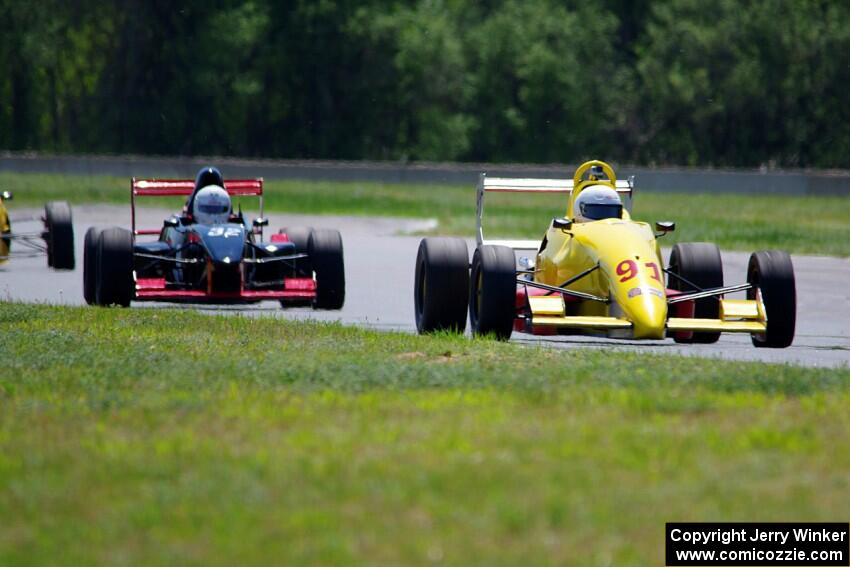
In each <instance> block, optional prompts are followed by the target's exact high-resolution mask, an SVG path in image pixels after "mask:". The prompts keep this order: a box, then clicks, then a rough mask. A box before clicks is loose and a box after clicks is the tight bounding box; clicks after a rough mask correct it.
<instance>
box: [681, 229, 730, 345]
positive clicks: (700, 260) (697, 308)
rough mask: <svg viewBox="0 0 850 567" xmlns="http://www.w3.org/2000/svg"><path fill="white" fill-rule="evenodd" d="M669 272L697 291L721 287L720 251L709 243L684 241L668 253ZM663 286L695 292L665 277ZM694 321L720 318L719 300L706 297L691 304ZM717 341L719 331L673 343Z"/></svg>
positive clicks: (685, 285)
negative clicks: (697, 288)
mask: <svg viewBox="0 0 850 567" xmlns="http://www.w3.org/2000/svg"><path fill="white" fill-rule="evenodd" d="M668 269H669V271H671V272H673V273H674V274H678V275H680V276H682V277H683V278H685V279H686V280H688V281H689V282H691V283H693V284H694V285H695V286H697V287H699V288H701V289H711V288H717V287H723V261H722V260H721V258H720V249H719V248H717V245H716V244H712V243H710V242H688V243H680V244H676V245H675V246H673V251H672V252H671V253H670V264H669V266H668ZM667 282H668V283H667V287H669V288H670V289H675V290H679V291H683V292H688V291H697V290H696V289H695V288H694V287H693V286H691V285H688V284H687V283H686V282H684V281H682V280H680V279H678V278H676V277H674V276H668V278H667ZM694 318H695V319H718V318H720V299H719V298H717V297H706V298H704V299H697V300H695V301H694ZM719 338H720V333H719V332H711V333H705V332H703V333H697V332H695V333H693V334H692V335H691V337H690V338H687V337H682V336H679V335H676V336H675V337H674V340H675V341H676V342H677V343H702V344H710V343H716V342H717V340H718V339H719Z"/></svg>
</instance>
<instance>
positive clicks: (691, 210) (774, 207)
mask: <svg viewBox="0 0 850 567" xmlns="http://www.w3.org/2000/svg"><path fill="white" fill-rule="evenodd" d="M638 186H639V183H638ZM639 187H640V186H639ZM0 188H3V189H11V190H13V191H15V192H16V199H18V200H19V201H21V204H29V205H36V204H41V203H43V202H44V201H47V200H50V199H68V200H70V201H71V202H74V203H90V202H111V203H128V201H129V181H128V180H127V179H122V178H111V177H85V176H78V177H74V176H69V177H62V176H57V175H35V174H32V175H14V174H8V173H2V174H0ZM266 188H267V193H266V194H267V200H266V202H267V204H268V208H269V210H277V211H289V212H293V213H308V214H353V215H389V216H401V217H433V218H437V219H438V220H439V222H440V225H439V228H437V229H436V231H435V232H438V233H440V234H459V235H467V236H470V235H472V234H473V233H474V228H475V189H474V187H473V186H471V185H470V186H440V185H389V184H380V183H360V182H351V183H311V182H299V181H269V182H267V184H266ZM148 202H149V203H150V202H151V201H150V200H148ZM153 202H154V203H157V204H159V205H163V204H166V203H168V206H172V207H175V208H179V203H178V202H177V201H170V202H168V201H165V202H164V201H158V202H157V201H153ZM486 203H487V214H486V215H485V229H486V232H485V234H488V235H492V236H493V237H495V236H513V237H529V238H533V237H541V236H542V234H543V232H544V231H545V229H546V226H547V223H548V222H549V219H551V218H552V217H554V216H561V215H563V214H564V212H565V208H566V203H565V198H564V197H563V196H558V197H552V196H542V197H541V196H537V195H532V196H528V195H524V196H516V195H508V196H506V195H495V196H493V198H492V199H491V198H489V197H488V200H487V202H486ZM14 204H15V203H13V206H14ZM249 206H254V203H253V202H250V205H249V204H248V203H246V211H247V210H249V209H248V207H249ZM633 216H634V218H636V219H638V220H646V221H649V222H653V221H656V220H675V221H676V222H677V226H678V228H677V230H676V232H674V233H672V234H670V235H669V236H666V237H665V239H664V242H665V243H666V244H667V245H672V244H673V243H675V242H678V241H682V242H692V241H711V242H716V243H717V244H718V245H719V246H720V247H721V248H723V249H732V250H745V251H751V250H761V249H768V248H779V249H784V250H788V251H789V252H794V253H803V254H824V255H834V256H850V238H848V237H847V235H848V234H850V199H847V198H841V197H790V196H754V195H729V194H713V195H712V194H692V195H688V194H686V193H674V194H669V193H653V192H651V191H641V190H640V188H639V189H638V191H637V194H636V197H635V206H634V215H633Z"/></svg>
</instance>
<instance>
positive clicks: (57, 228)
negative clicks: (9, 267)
mask: <svg viewBox="0 0 850 567" xmlns="http://www.w3.org/2000/svg"><path fill="white" fill-rule="evenodd" d="M11 200H12V193H11V192H10V191H3V192H2V193H0V264H3V263H5V262H7V261H8V260H9V259H10V258H13V257H18V258H31V257H34V256H43V255H46V256H47V265H48V266H50V267H51V268H54V269H56V270H73V269H74V265H75V259H74V226H73V224H72V222H71V207H70V205H68V203H66V202H64V201H52V202H50V203H47V204H46V205H45V206H44V216H41V217H18V218H15V219H12V218H11V217H10V216H9V210H8V209H7V208H6V203H7V202H8V201H11ZM12 220H14V221H15V225H16V226H17V225H19V224H23V225H24V226H25V227H26V225H27V224H28V223H30V224H32V223H39V225H40V226H37V227H32V228H29V229H28V230H23V231H18V232H12ZM12 242H15V243H16V246H19V247H20V248H21V250H20V251H16V252H14V253H13V252H12Z"/></svg>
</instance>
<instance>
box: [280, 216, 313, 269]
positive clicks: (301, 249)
mask: <svg viewBox="0 0 850 567" xmlns="http://www.w3.org/2000/svg"><path fill="white" fill-rule="evenodd" d="M277 232H278V234H285V235H286V237H287V238H289V241H290V242H291V243H293V244H294V245H295V251H296V252H298V253H299V254H308V253H309V250H308V248H309V244H310V233H312V232H313V229H312V228H309V227H306V226H294V227H292V228H282V229H280V230H279V231H277ZM295 270H296V272H297V275H298V276H300V277H306V278H309V277H312V276H313V264H312V263H311V262H310V257H309V256H308V257H307V258H298V259H297V260H295Z"/></svg>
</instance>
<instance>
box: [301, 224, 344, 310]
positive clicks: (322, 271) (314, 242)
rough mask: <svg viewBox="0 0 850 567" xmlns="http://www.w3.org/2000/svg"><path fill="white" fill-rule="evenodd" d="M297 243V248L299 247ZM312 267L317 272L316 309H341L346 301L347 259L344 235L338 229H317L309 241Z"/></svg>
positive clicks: (308, 248)
mask: <svg viewBox="0 0 850 567" xmlns="http://www.w3.org/2000/svg"><path fill="white" fill-rule="evenodd" d="M297 246H298V245H297V244H296V248H297ZM307 254H308V255H309V260H310V263H311V264H312V269H313V271H314V272H315V273H316V302H315V303H314V306H315V308H316V309H341V308H342V306H343V304H344V303H345V260H344V258H343V252H342V235H340V233H339V231H338V230H331V229H316V230H313V231H311V232H310V239H309V241H308V243H307Z"/></svg>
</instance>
